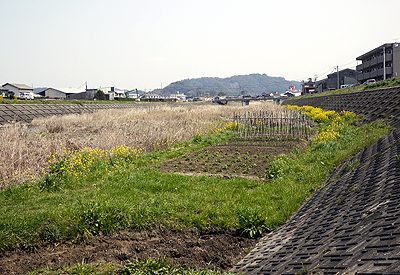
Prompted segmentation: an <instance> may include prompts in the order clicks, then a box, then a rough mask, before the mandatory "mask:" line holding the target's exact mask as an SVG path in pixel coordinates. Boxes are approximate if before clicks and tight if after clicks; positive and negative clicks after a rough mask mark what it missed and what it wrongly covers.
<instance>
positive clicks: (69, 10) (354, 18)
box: [0, 0, 400, 91]
mask: <svg viewBox="0 0 400 275" xmlns="http://www.w3.org/2000/svg"><path fill="white" fill-rule="evenodd" d="M399 11H400V1H399V0H379V1H378V0H335V1H332V0H329V1H327V0H302V1H299V0H279V1H278V0H0V85H3V84H5V83H18V84H26V85H29V86H33V87H34V88H36V87H55V88H68V87H71V88H78V87H83V85H84V84H85V83H86V82H87V85H88V88H98V87H110V86H113V87H117V88H120V89H129V90H130V89H138V90H147V91H149V90H153V89H157V88H161V87H165V86H167V85H168V84H170V83H172V82H175V81H179V80H183V79H190V78H199V77H221V78H225V77H230V76H234V75H246V74H252V73H260V74H264V73H265V74H267V75H269V76H274V77H284V78H285V79H287V80H295V81H301V80H307V79H308V78H315V77H316V76H317V77H318V79H323V78H325V77H326V75H327V74H329V73H332V72H333V69H334V68H336V66H339V70H341V69H345V68H353V69H355V66H356V65H357V61H356V58H357V57H358V56H360V55H362V54H364V53H366V52H368V51H370V50H372V49H374V48H376V47H378V46H381V45H382V44H384V43H393V42H400V23H399Z"/></svg>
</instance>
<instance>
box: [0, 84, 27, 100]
mask: <svg viewBox="0 0 400 275" xmlns="http://www.w3.org/2000/svg"><path fill="white" fill-rule="evenodd" d="M3 87H4V88H6V89H7V90H8V91H9V92H13V93H14V95H15V96H16V97H20V94H21V93H30V94H31V95H32V98H33V88H31V87H29V86H27V85H25V84H15V83H6V84H4V85H3Z"/></svg>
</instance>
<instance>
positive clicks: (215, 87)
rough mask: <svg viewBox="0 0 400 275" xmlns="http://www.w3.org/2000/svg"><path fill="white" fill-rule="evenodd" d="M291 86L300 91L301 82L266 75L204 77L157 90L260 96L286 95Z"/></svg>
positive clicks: (165, 92) (172, 92) (166, 92)
mask: <svg viewBox="0 0 400 275" xmlns="http://www.w3.org/2000/svg"><path fill="white" fill-rule="evenodd" d="M289 86H295V87H296V89H300V82H297V81H288V80H286V79H285V78H283V77H271V76H268V75H266V74H250V75H235V76H232V77H228V78H219V77H202V78H193V79H185V80H181V81H177V82H173V83H171V84H169V85H168V86H166V87H165V88H163V89H158V90H155V91H154V92H155V93H159V94H174V93H176V92H177V91H179V92H180V93H185V94H186V95H192V96H201V95H206V94H208V95H211V96H214V95H217V94H218V93H220V92H223V93H226V94H228V95H239V94H240V92H241V91H245V93H246V95H260V94H262V93H263V92H267V93H284V92H285V91H286V90H287V89H289Z"/></svg>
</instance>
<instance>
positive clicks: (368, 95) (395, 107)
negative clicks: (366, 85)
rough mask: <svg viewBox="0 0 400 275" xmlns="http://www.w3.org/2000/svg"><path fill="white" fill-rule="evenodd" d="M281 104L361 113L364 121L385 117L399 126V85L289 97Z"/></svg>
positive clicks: (392, 123)
mask: <svg viewBox="0 0 400 275" xmlns="http://www.w3.org/2000/svg"><path fill="white" fill-rule="evenodd" d="M282 104H283V105H288V104H289V105H298V106H304V105H309V106H313V107H319V108H322V109H324V110H333V111H336V112H341V111H343V110H345V111H352V112H354V113H356V114H357V115H363V116H364V117H365V118H366V121H365V122H371V121H374V120H377V119H387V120H388V121H389V124H390V125H391V126H393V127H396V128H397V127H400V86H396V87H389V88H382V89H376V90H368V91H362V92H356V93H349V94H339V95H329V96H319V97H310V98H300V99H296V98H291V99H287V100H285V101H284V102H283V103H282Z"/></svg>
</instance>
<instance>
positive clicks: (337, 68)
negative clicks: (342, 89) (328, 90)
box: [336, 66, 340, 89]
mask: <svg viewBox="0 0 400 275" xmlns="http://www.w3.org/2000/svg"><path fill="white" fill-rule="evenodd" d="M336 72H337V88H338V89H339V83H340V82H339V81H340V79H339V66H336Z"/></svg>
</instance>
